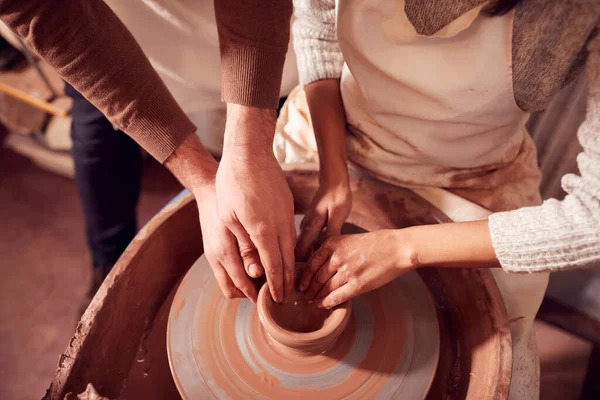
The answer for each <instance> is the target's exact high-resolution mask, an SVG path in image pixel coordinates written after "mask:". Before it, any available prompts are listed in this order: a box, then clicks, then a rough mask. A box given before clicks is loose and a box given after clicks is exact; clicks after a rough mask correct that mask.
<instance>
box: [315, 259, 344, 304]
mask: <svg viewBox="0 0 600 400" xmlns="http://www.w3.org/2000/svg"><path fill="white" fill-rule="evenodd" d="M345 268H346V267H342V268H340V269H338V270H337V271H336V272H335V274H334V275H333V276H332V277H331V279H329V280H328V281H327V282H325V284H324V285H323V287H322V288H321V290H319V292H318V293H317V294H316V296H315V299H317V300H320V299H324V298H325V297H327V296H328V295H329V293H331V292H333V291H334V290H336V289H337V288H339V287H342V286H343V285H345V284H346V283H348V274H347V273H346V270H345Z"/></svg>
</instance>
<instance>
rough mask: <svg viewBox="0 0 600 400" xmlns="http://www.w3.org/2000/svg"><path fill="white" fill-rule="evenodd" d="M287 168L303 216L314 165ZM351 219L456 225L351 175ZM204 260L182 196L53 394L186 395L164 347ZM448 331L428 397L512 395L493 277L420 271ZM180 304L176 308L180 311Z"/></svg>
mask: <svg viewBox="0 0 600 400" xmlns="http://www.w3.org/2000/svg"><path fill="white" fill-rule="evenodd" d="M288 168H290V170H289V171H287V175H288V182H289V184H290V187H291V188H292V192H293V193H294V199H295V205H296V211H297V213H299V214H301V213H303V212H304V211H305V209H306V207H307V206H308V205H309V204H310V201H311V199H312V196H313V194H314V193H315V191H316V189H317V185H318V179H317V173H316V171H315V170H314V169H306V167H303V168H304V169H298V168H296V169H292V167H288ZM351 186H352V191H353V210H352V213H351V215H350V217H349V218H348V222H349V223H350V224H353V225H355V226H358V227H360V228H363V229H365V230H375V229H384V228H402V227H407V226H412V225H423V224H434V223H443V222H447V221H448V219H447V218H446V216H445V215H443V214H442V213H441V212H440V211H439V210H437V209H436V208H434V207H433V206H432V205H431V204H429V203H427V202H426V201H424V200H423V199H421V198H420V197H418V196H417V195H416V194H414V193H413V192H412V191H409V190H406V189H400V188H396V187H394V186H391V185H388V184H385V183H381V182H379V181H375V180H373V179H370V178H367V177H364V176H361V175H358V174H353V175H351ZM201 254H202V238H201V233H200V227H199V224H198V210H197V208H196V204H195V201H194V199H193V197H192V196H191V195H190V194H184V195H182V196H179V197H178V198H176V199H174V200H173V201H172V202H171V203H170V204H169V205H168V206H166V207H165V208H164V209H163V210H162V211H161V212H160V213H159V214H157V215H156V216H155V217H154V218H153V219H152V220H151V221H150V222H149V223H148V224H147V225H146V226H145V227H144V228H143V229H142V230H141V231H140V232H139V234H138V235H137V236H136V238H135V239H134V240H133V242H132V243H131V244H130V246H129V247H128V248H127V250H126V251H125V253H124V254H123V256H122V257H121V258H120V260H119V262H118V263H117V265H116V266H115V267H114V269H113V271H112V272H111V273H110V275H109V276H108V278H107V279H106V281H105V282H104V284H103V285H102V287H101V288H100V290H99V292H98V293H97V294H96V296H95V298H94V300H93V301H92V303H91V304H90V306H89V307H88V310H87V311H86V313H85V314H84V316H83V317H82V319H81V321H80V323H79V325H78V326H77V329H76V332H75V334H74V336H73V338H72V339H71V341H70V343H69V346H68V348H67V349H66V351H65V353H64V354H63V355H61V357H60V360H59V365H58V369H57V371H56V375H55V377H54V380H53V381H52V383H51V385H50V388H49V389H48V392H47V394H46V397H45V398H48V399H64V398H65V396H67V398H76V397H75V395H76V394H77V393H81V392H83V391H84V390H85V387H86V385H87V384H88V383H92V384H93V385H94V387H95V388H96V389H97V390H98V392H99V393H100V394H102V395H103V396H107V397H109V398H111V399H117V398H128V399H138V398H140V399H141V398H143V399H171V398H175V399H176V398H179V394H178V391H177V389H176V387H175V384H174V382H173V378H172V376H171V372H170V370H169V364H168V359H167V351H166V329H167V319H168V315H169V310H170V308H171V305H172V301H173V296H174V294H175V290H176V288H177V285H178V282H179V281H180V280H181V279H182V278H183V277H184V275H185V274H186V272H187V271H188V270H189V268H190V267H191V266H192V264H193V263H194V262H195V261H196V260H197V259H198V258H199V257H200V255H201ZM419 274H420V276H421V279H422V280H423V281H424V282H425V284H426V285H427V287H428V288H429V290H430V292H431V294H432V296H433V297H434V303H435V307H436V311H437V316H438V324H439V328H440V336H441V339H440V340H441V343H440V355H439V362H438V366H437V371H436V374H435V378H434V382H433V384H432V386H431V389H430V391H429V394H428V396H427V398H428V399H473V400H480V399H505V398H507V395H508V388H509V385H510V376H511V366H512V353H511V338H510V331H509V328H508V321H507V317H506V311H505V309H504V305H503V302H502V298H501V296H500V293H499V291H498V288H497V286H496V284H495V282H494V279H493V277H492V275H491V273H490V272H489V271H485V270H475V269H464V270H463V269H452V270H451V269H443V270H441V269H437V268H429V269H421V270H419ZM175 307H176V305H175Z"/></svg>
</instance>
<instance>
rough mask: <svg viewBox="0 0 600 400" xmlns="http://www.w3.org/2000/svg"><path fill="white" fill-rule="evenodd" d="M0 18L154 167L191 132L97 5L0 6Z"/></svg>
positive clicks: (119, 27) (124, 34) (61, 1)
mask: <svg viewBox="0 0 600 400" xmlns="http://www.w3.org/2000/svg"><path fill="white" fill-rule="evenodd" d="M0 19H2V21H3V22H4V23H5V24H6V25H7V26H8V27H9V28H10V29H11V30H12V31H14V32H15V34H16V35H17V36H19V37H20V38H21V39H23V41H24V42H25V44H26V45H27V47H28V48H30V49H31V50H33V51H34V52H36V53H37V54H38V55H39V56H40V57H41V58H43V59H44V60H45V61H46V62H47V63H48V64H50V65H51V66H52V67H54V68H55V69H56V71H58V73H59V74H60V75H61V76H62V77H63V79H64V80H66V81H67V82H69V83H70V84H71V85H72V86H73V87H74V88H75V89H77V90H78V91H79V92H80V93H81V94H82V95H83V96H85V97H86V98H87V99H88V100H89V101H90V102H91V103H92V104H94V105H95V106H96V107H97V108H98V109H99V110H100V111H102V113H103V114H104V115H106V117H107V118H108V119H109V120H110V121H111V122H113V123H114V124H115V125H116V126H117V127H119V128H120V129H122V130H123V131H124V132H126V133H127V134H128V135H130V136H131V137H132V138H133V139H134V140H135V141H136V142H138V143H139V144H140V145H141V146H142V147H143V148H144V149H146V150H147V151H148V152H149V153H150V154H151V155H152V156H154V157H155V158H156V159H157V160H158V161H160V162H163V161H164V160H165V159H167V158H168V157H169V155H170V154H171V153H172V152H173V151H174V150H175V149H176V148H177V147H178V146H179V144H181V143H182V142H183V140H184V139H185V138H186V137H187V136H188V135H189V134H192V133H193V132H194V131H195V130H196V127H195V126H194V125H193V124H192V123H191V121H190V120H189V119H188V117H187V116H186V115H185V114H184V112H183V111H182V110H181V108H180V107H179V106H178V104H177V103H176V102H175V99H174V98H173V96H171V94H170V93H169V91H168V89H167V88H166V86H165V85H164V83H163V82H162V80H161V79H160V77H159V76H158V74H157V73H156V71H154V69H153V68H152V66H151V65H150V62H149V61H148V59H147V58H146V56H145V55H144V53H143V52H142V49H141V48H140V46H139V45H138V44H137V42H136V41H135V39H134V38H133V36H132V35H131V34H130V33H129V31H128V30H127V28H125V26H124V25H123V24H122V23H121V22H120V21H119V19H118V18H117V16H116V15H115V14H114V13H113V12H112V11H111V10H110V8H108V6H106V4H104V2H103V1H102V0H53V1H49V0H27V1H23V0H0Z"/></svg>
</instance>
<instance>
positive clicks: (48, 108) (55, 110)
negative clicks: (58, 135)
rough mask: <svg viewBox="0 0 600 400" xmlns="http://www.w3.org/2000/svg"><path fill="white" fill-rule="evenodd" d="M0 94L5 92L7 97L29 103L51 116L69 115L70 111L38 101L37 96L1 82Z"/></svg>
mask: <svg viewBox="0 0 600 400" xmlns="http://www.w3.org/2000/svg"><path fill="white" fill-rule="evenodd" d="M0 92H4V93H6V94H7V95H9V96H11V97H14V98H15V99H18V100H20V101H22V102H24V103H27V104H29V105H31V106H33V107H35V108H39V109H40V110H42V111H44V112H47V113H48V114H51V115H56V116H58V117H66V116H68V115H69V110H68V109H64V108H60V107H57V106H56V105H54V104H52V103H49V102H47V101H44V100H41V99H38V98H37V97H35V96H32V95H30V94H29V93H26V92H24V91H22V90H19V89H16V88H14V87H12V86H8V85H6V84H4V83H2V82H0Z"/></svg>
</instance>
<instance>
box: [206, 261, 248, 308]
mask: <svg viewBox="0 0 600 400" xmlns="http://www.w3.org/2000/svg"><path fill="white" fill-rule="evenodd" d="M210 266H211V268H212V270H213V274H214V275H215V279H216V280H217V283H218V284H219V287H220V288H221V292H223V296H225V297H226V298H228V299H234V298H239V297H244V294H243V293H242V292H241V291H240V290H239V289H238V288H236V287H235V285H234V284H233V282H232V281H231V279H230V278H229V275H227V272H225V269H224V268H223V266H222V265H221V264H219V263H217V262H214V263H213V262H211V263H210Z"/></svg>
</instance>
